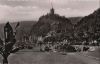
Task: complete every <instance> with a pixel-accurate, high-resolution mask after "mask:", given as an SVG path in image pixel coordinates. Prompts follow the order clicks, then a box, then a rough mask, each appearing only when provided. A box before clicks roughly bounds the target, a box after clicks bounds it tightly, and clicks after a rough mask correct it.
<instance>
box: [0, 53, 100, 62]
mask: <svg viewBox="0 0 100 64" xmlns="http://www.w3.org/2000/svg"><path fill="white" fill-rule="evenodd" d="M8 59H9V64H100V62H99V61H98V60H95V59H92V58H89V57H86V56H83V55H79V54H78V53H67V54H66V55H62V54H61V53H48V52H24V53H17V54H12V55H11V56H10V57H9V58H8ZM1 61H2V60H1V59H0V62H1Z"/></svg>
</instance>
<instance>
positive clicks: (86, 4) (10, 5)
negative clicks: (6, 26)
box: [0, 0, 99, 23]
mask: <svg viewBox="0 0 100 64" xmlns="http://www.w3.org/2000/svg"><path fill="white" fill-rule="evenodd" d="M51 3H52V4H51ZM52 5H53V8H54V9H55V13H57V14H59V15H61V16H66V17H77V16H86V15H89V14H91V13H93V11H94V10H96V9H98V8H99V0H0V23H3V22H7V21H9V22H15V21H23V20H38V19H39V17H40V16H42V15H45V14H47V13H49V11H50V9H51V8H52Z"/></svg>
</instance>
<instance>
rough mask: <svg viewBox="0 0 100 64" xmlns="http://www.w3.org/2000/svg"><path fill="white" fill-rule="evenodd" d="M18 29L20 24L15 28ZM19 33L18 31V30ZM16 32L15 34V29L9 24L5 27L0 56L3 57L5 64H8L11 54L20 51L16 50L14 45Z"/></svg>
mask: <svg viewBox="0 0 100 64" xmlns="http://www.w3.org/2000/svg"><path fill="white" fill-rule="evenodd" d="M17 27H18V24H17V25H16V27H15V30H16V28H17ZM16 31H17V30H16ZM15 36H16V32H13V29H12V27H11V25H10V24H9V22H7V24H6V25H5V26H4V37H5V38H4V39H5V40H4V41H3V40H1V39H0V54H1V55H2V57H3V64H8V59H7V58H8V56H9V55H10V54H11V53H15V52H17V51H18V50H19V48H17V47H16V48H14V44H15V43H16V38H15Z"/></svg>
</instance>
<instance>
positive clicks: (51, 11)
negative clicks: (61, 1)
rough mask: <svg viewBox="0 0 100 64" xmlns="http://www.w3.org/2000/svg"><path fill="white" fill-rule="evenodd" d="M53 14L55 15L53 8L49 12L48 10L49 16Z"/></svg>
mask: <svg viewBox="0 0 100 64" xmlns="http://www.w3.org/2000/svg"><path fill="white" fill-rule="evenodd" d="M54 13H55V11H54V8H53V7H52V8H51V10H50V14H51V15H54Z"/></svg>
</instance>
